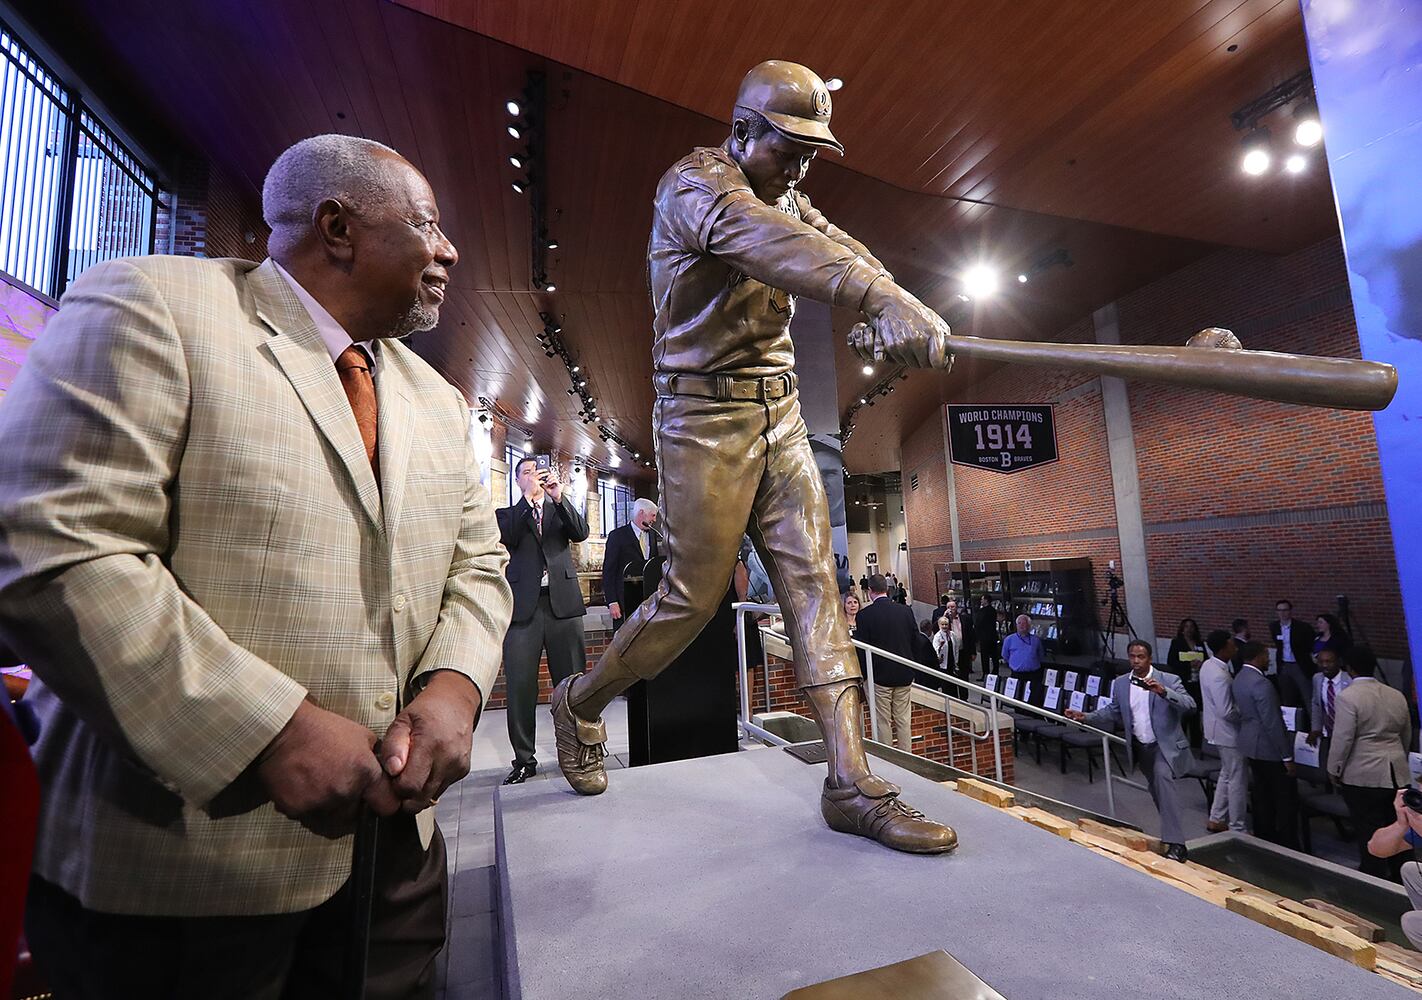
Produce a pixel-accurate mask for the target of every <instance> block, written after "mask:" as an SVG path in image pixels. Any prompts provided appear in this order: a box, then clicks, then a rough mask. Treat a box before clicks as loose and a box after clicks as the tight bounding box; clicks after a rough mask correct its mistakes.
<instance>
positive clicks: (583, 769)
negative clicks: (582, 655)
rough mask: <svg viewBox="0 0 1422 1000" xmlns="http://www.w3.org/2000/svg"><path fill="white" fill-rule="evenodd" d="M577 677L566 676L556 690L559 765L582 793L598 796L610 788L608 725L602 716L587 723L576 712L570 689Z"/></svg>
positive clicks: (555, 705) (554, 726)
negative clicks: (606, 763)
mask: <svg viewBox="0 0 1422 1000" xmlns="http://www.w3.org/2000/svg"><path fill="white" fill-rule="evenodd" d="M576 679H577V678H576V677H567V678H564V679H563V682H562V683H561V684H559V685H558V686H557V687H556V688H554V689H553V698H552V703H551V705H550V706H549V708H550V710H551V711H552V713H553V736H554V740H555V742H556V744H557V747H558V766H559V767H560V768H562V770H563V777H565V778H567V779H568V784H570V785H572V786H573V791H575V792H577V793H579V794H580V795H599V794H601V793H602V792H604V791H606V790H607V769H606V768H604V767H603V766H602V759H603V758H604V757H606V756H607V727H606V726H605V725H603V722H602V720H601V719H598V720H597V721H596V722H586V721H584V720H583V719H580V718H578V717H577V716H576V715H574V714H573V710H572V707H571V706H570V705H569V704H568V692H569V690H570V689H571V688H572V685H573V681H574V680H576Z"/></svg>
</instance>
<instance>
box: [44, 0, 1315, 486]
mask: <svg viewBox="0 0 1422 1000" xmlns="http://www.w3.org/2000/svg"><path fill="white" fill-rule="evenodd" d="M44 7H45V9H46V12H45V15H44V16H43V18H41V17H39V16H38V15H36V20H37V21H43V22H47V23H59V24H65V25H68V26H71V28H72V29H73V31H74V32H75V33H78V34H86V35H88V36H89V37H90V38H91V39H92V42H93V44H94V45H95V46H96V47H97V48H99V49H100V50H102V51H103V52H105V54H106V55H107V56H108V58H110V59H112V60H116V63H117V66H116V69H117V72H116V73H115V74H114V75H115V76H116V77H119V78H121V79H123V80H125V81H127V83H126V85H127V86H129V87H131V88H133V91H134V93H135V95H136V96H137V98H138V99H139V100H141V101H142V102H143V103H145V104H146V105H147V106H149V107H151V108H153V109H155V112H156V113H157V114H158V115H159V116H160V117H161V118H162V120H163V121H164V122H165V123H166V124H167V126H168V127H170V128H171V129H173V130H175V131H176V132H177V133H178V134H180V135H182V136H185V137H187V138H188V139H190V141H191V142H192V144H193V145H195V146H196V147H198V148H200V149H201V150H202V151H203V152H204V153H205V154H206V155H207V156H208V157H210V158H211V159H212V160H213V161H214V162H215V163H216V164H218V165H219V166H220V167H221V168H222V169H223V170H224V171H225V172H227V173H229V174H230V175H232V176H233V177H234V178H236V179H237V180H238V181H239V183H240V184H241V185H243V186H244V187H245V188H246V190H247V191H248V193H249V194H250V195H251V196H252V197H256V193H257V191H259V189H260V184H261V179H262V177H263V175H264V173H265V171H266V168H267V166H268V165H269V164H270V163H271V161H272V159H273V158H274V157H275V156H276V155H277V154H278V153H279V152H280V151H281V150H282V149H283V148H285V147H286V146H287V145H288V144H290V143H291V142H293V141H295V140H297V139H299V138H302V137H304V136H307V135H311V134H315V133H319V132H329V131H341V132H350V133H353V134H360V135H366V136H369V137H371V138H374V139H378V140H380V141H382V142H387V143H389V144H391V145H393V146H394V147H396V148H397V149H399V150H401V151H402V152H404V153H405V154H406V155H407V156H409V158H410V159H411V160H412V161H413V162H414V163H416V165H418V166H419V167H420V168H421V169H422V170H424V172H425V173H426V174H427V175H428V177H429V179H430V181H431V183H432V185H433V186H434V189H435V191H436V193H437V195H438V196H439V199H440V204H441V209H442V212H443V215H444V219H445V229H446V231H447V232H448V233H449V234H450V236H451V238H452V239H453V240H454V241H455V243H456V244H457V245H458V247H459V249H460V253H461V260H460V263H459V265H458V267H456V268H455V269H454V271H453V273H452V281H453V291H452V294H451V295H450V297H449V300H448V301H447V303H446V305H445V307H444V316H443V319H442V322H441V326H440V328H439V329H438V330H437V331H434V332H433V333H431V334H422V335H419V336H418V337H417V347H418V349H419V350H420V351H421V353H423V354H424V355H425V356H426V357H428V358H429V359H430V360H431V361H432V362H433V363H434V364H435V365H436V366H437V367H439V368H440V369H441V370H442V371H443V372H445V374H446V375H447V376H448V377H449V378H450V379H451V380H452V381H454V382H455V383H456V384H457V385H459V386H460V387H461V388H462V389H463V390H464V392H465V394H466V395H467V396H468V397H469V398H470V399H471V400H472V399H474V398H476V397H478V396H486V397H490V398H494V399H497V400H498V401H499V404H500V406H501V407H502V408H503V409H505V410H506V411H507V412H509V413H511V414H513V415H514V417H515V418H516V419H518V420H520V421H522V422H523V423H526V424H528V425H531V426H532V427H533V428H534V429H535V438H536V440H537V442H538V444H539V446H540V447H546V446H550V445H551V446H556V447H559V448H562V449H564V450H565V451H568V452H570V453H586V454H590V455H592V456H593V457H594V458H595V459H596V460H599V461H602V462H607V461H608V460H609V457H610V455H611V453H610V452H609V449H608V447H607V446H606V445H603V444H602V443H601V442H599V441H598V439H597V436H596V433H595V431H594V430H593V429H591V428H589V427H587V426H585V425H584V424H583V423H582V422H581V421H580V420H579V419H578V418H577V416H576V410H577V409H578V403H577V401H576V400H575V399H574V397H572V396H569V395H567V394H566V392H565V390H566V389H567V388H568V378H567V375H566V373H565V371H564V370H563V367H562V365H561V364H560V363H559V362H558V361H557V360H550V359H548V358H546V357H545V356H544V354H543V352H542V349H541V348H540V347H539V345H538V344H537V342H536V341H535V339H534V335H535V333H536V332H537V331H538V330H539V329H540V328H541V326H542V322H541V320H540V319H539V313H540V312H542V311H549V312H552V313H553V314H555V315H556V316H557V317H558V319H559V320H560V322H561V324H562V327H563V331H564V333H563V336H564V339H565V340H566V342H567V343H568V345H569V347H570V348H571V349H572V350H573V352H574V353H575V354H576V355H577V357H578V359H579V360H580V361H581V362H582V363H583V364H584V366H585V368H586V370H587V371H588V372H589V373H590V381H591V387H592V389H593V392H594V394H595V396H596V397H597V400H598V406H599V410H600V412H601V413H602V414H604V416H605V420H606V422H607V423H608V424H609V425H610V426H612V427H613V428H614V429H615V430H617V432H618V433H620V434H621V435H622V436H624V437H626V438H627V439H629V440H630V441H631V442H632V443H633V444H634V446H635V447H636V448H637V449H638V450H640V451H641V452H643V453H644V454H645V453H648V452H650V444H651V435H650V430H649V427H648V414H649V413H650V409H651V401H652V391H651V386H650V380H649V375H650V362H649V355H650V345H651V333H650V327H651V313H650V308H649V306H648V303H647V296H646V284H645V275H644V259H643V258H644V252H645V247H646V239H647V232H648V228H649V225H650V217H651V196H652V192H653V190H654V188H655V185H656V181H657V178H658V177H659V176H660V174H661V173H662V172H663V171H664V170H665V169H666V167H667V166H669V165H670V164H671V163H672V162H674V161H675V160H676V159H677V158H679V157H680V156H681V155H682V154H684V153H685V152H686V151H687V150H689V149H690V148H691V147H693V146H695V145H705V144H714V143H717V142H719V141H720V140H721V139H722V138H723V137H724V135H725V131H726V126H725V122H726V120H727V118H728V116H729V111H730V104H731V101H732V98H733V96H734V93H735V88H736V84H737V82H738V81H739V78H740V76H741V75H742V74H743V73H744V71H745V70H746V69H747V68H749V67H750V66H751V65H753V64H754V63H756V62H758V61H759V60H761V59H764V58H770V57H782V58H791V59H797V60H800V61H804V62H806V63H808V64H809V65H811V66H814V67H816V68H817V69H819V70H820V71H821V72H822V73H823V74H824V75H826V76H832V75H838V76H840V77H842V78H843V79H844V80H845V87H844V89H843V90H841V91H840V92H839V93H838V94H836V96H835V101H836V112H835V122H834V127H835V131H836V134H837V135H839V137H840V138H841V139H842V140H843V141H844V142H845V144H846V146H847V147H848V154H847V156H846V157H845V159H844V160H843V161H838V160H835V158H832V157H831V158H828V159H826V158H822V159H821V160H820V161H819V162H817V163H816V165H815V166H814V168H813V170H812V171H811V174H810V176H809V179H808V181H807V183H806V185H805V187H806V190H807V192H808V193H809V194H810V196H811V197H812V198H813V199H814V200H815V201H816V203H817V204H818V205H819V206H820V207H821V208H823V209H824V210H825V211H826V212H827V214H829V215H830V217H831V218H832V219H834V220H835V221H836V222H837V223H839V224H840V225H841V226H843V227H844V228H846V229H848V230H849V231H851V232H853V233H855V234H856V235H857V236H859V237H860V238H862V239H863V240H864V241H865V242H866V243H868V244H869V245H870V246H871V247H872V248H874V249H875V251H876V252H877V253H879V255H880V256H881V257H882V259H883V260H884V261H885V263H886V264H887V265H888V266H889V267H890V268H891V269H892V270H893V271H894V272H895V274H896V275H897V276H898V277H899V279H900V280H901V281H902V282H903V283H904V284H905V286H906V287H908V288H910V289H911V290H912V291H914V292H915V293H916V294H918V295H920V296H921V297H922V298H924V300H925V301H927V302H928V303H929V304H931V305H933V306H934V307H935V308H938V309H940V310H943V311H949V310H955V311H956V312H964V309H963V307H962V305H961V303H960V302H959V301H958V299H957V297H956V293H957V291H958V286H957V274H958V272H959V271H960V269H961V268H962V267H963V266H964V265H965V264H967V263H971V262H972V261H974V260H976V259H979V258H983V259H989V260H992V261H994V262H996V263H999V264H1000V265H1001V266H1002V267H1003V268H1004V269H1005V270H1006V271H1008V272H1009V273H1010V274H1015V273H1016V272H1017V271H1018V270H1021V269H1026V268H1029V267H1031V266H1032V265H1033V264H1034V263H1035V262H1037V261H1039V260H1042V259H1043V258H1045V257H1049V256H1051V255H1053V254H1056V253H1058V252H1064V253H1065V254H1066V255H1067V258H1068V259H1069V260H1070V261H1071V262H1072V265H1071V266H1070V267H1062V266H1057V267H1052V268H1049V269H1047V270H1045V271H1043V272H1042V273H1041V274H1039V275H1036V276H1034V278H1033V280H1032V281H1031V282H1029V283H1028V284H1027V285H1025V286H1014V287H1012V288H1010V289H1008V290H1007V294H1006V295H1004V296H1002V297H1001V299H1000V300H998V301H995V302H992V303H990V304H984V305H983V306H982V307H981V308H977V309H975V310H973V311H971V312H967V313H966V314H965V315H964V316H963V317H962V319H961V320H959V321H958V322H957V328H958V329H959V330H960V332H972V333H976V334H980V335H985V336H1014V337H1021V338H1026V339H1032V338H1036V339H1044V338H1051V337H1054V336H1057V335H1059V334H1060V333H1061V332H1062V331H1063V330H1064V329H1065V328H1066V327H1067V326H1068V325H1069V324H1071V323H1073V322H1075V321H1077V320H1080V319H1081V318H1082V317H1084V316H1086V315H1088V314H1089V313H1090V312H1091V311H1092V310H1093V309H1095V308H1097V307H1099V306H1100V305H1102V304H1104V303H1106V302H1108V301H1111V300H1112V299H1113V298H1115V297H1117V296H1119V295H1121V294H1123V293H1125V292H1127V291H1129V290H1131V289H1133V288H1136V287H1139V286H1140V285H1141V284H1144V283H1146V282H1148V281H1150V280H1153V279H1154V278H1157V277H1159V276H1161V275H1163V274H1166V273H1168V272H1170V271H1172V270H1175V269H1177V268H1179V267H1181V266H1183V265H1184V264H1186V263H1188V262H1190V261H1192V260H1195V259H1197V258H1199V257H1200V256H1202V255H1203V254H1205V253H1207V252H1209V251H1210V250H1211V249H1213V248H1214V247H1216V246H1219V245H1232V246H1241V247H1249V248H1254V249H1258V250H1263V251H1269V252H1287V251H1290V250H1293V249H1297V248H1298V247H1301V246H1304V245H1307V244H1308V243H1310V242H1313V241H1315V240H1317V239H1320V238H1322V237H1323V236H1325V235H1327V234H1328V233H1330V232H1332V231H1335V223H1334V218H1333V211H1332V201H1331V197H1330V195H1329V189H1328V184H1327V176H1326V172H1325V170H1324V169H1323V164H1322V159H1321V157H1319V158H1318V162H1317V163H1316V164H1315V167H1316V169H1315V170H1313V171H1311V172H1310V173H1308V174H1305V175H1303V176H1302V177H1300V178H1289V181H1288V183H1283V182H1281V181H1279V180H1278V179H1273V180H1272V181H1271V182H1269V183H1260V182H1258V181H1251V180H1250V179H1248V178H1245V177H1244V176H1243V175H1242V174H1240V172H1239V170H1238V168H1237V156H1238V149H1239V146H1238V137H1237V135H1236V134H1235V133H1234V131H1233V129H1232V127H1231V126H1230V123H1229V120H1228V115H1229V112H1231V111H1233V110H1234V109H1235V108H1237V107H1239V106H1240V105H1241V104H1243V103H1244V102H1245V101H1247V100H1249V99H1251V98H1253V97H1256V96H1258V95H1259V94H1261V93H1263V92H1264V91H1265V90H1267V89H1268V88H1269V87H1270V86H1272V85H1273V84H1275V83H1277V82H1279V81H1280V80H1282V79H1285V78H1287V77H1288V76H1290V75H1292V74H1294V73H1296V72H1298V71H1299V70H1301V69H1303V68H1304V67H1305V66H1306V65H1307V61H1306V55H1305V52H1304V46H1303V34H1302V26H1301V23H1300V18H1299V14H1298V8H1297V4H1296V2H1293V0H1278V2H1272V0H1252V2H1251V0H1213V2H1206V0H1189V2H1186V0H1155V2H1152V3H1148V4H1147V3H1139V2H1133V0H1100V2H1097V3H1093V4H1089V5H1081V4H1061V3H1058V2H1054V0H1030V2H1029V0H1023V2H1019V3H1015V4H983V3H967V2H961V0H952V2H942V0H940V2H936V3H927V2H912V3H902V4H892V5H891V4H863V3H848V2H845V3H838V2H836V3H828V2H823V0H821V2H816V3H810V2H806V0H787V2H781V3H778V4H755V3H749V2H726V0H720V2H716V3H712V2H708V0H658V2H657V3H650V2H643V3H628V2H625V0H558V2H551V0H550V2H540V3H497V4H495V3H475V2H472V0H465V2H457V0H400V2H387V0H306V2H302V3H289V2H283V0H245V2H236V0H233V2H211V3H199V2H196V0H189V2H183V0H128V2H126V3H124V4H112V3H108V2H106V0H47V2H46V3H45V4H44ZM1230 46H1236V47H1237V48H1236V51H1234V52H1229V51H1228V49H1229V47H1230ZM57 47H60V48H61V50H62V46H57ZM80 68H81V69H82V66H81V67H80ZM531 69H537V70H541V71H543V72H545V73H546V74H547V79H548V84H549V86H548V90H549V113H548V121H547V138H548V149H547V153H546V157H545V162H544V163H543V164H542V167H543V169H544V171H545V175H546V187H547V191H548V206H549V217H550V224H551V225H550V228H551V231H552V234H553V235H554V236H555V237H556V238H557V239H558V241H559V244H560V247H559V249H558V250H557V251H555V252H553V253H552V254H551V255H550V262H551V265H552V267H551V275H552V277H553V278H554V280H555V281H556V283H557V285H558V291H557V292H556V293H552V294H545V293H542V292H536V291H534V290H533V289H532V288H531V276H530V273H529V271H530V268H529V259H530V246H529V238H530V237H529V228H530V227H529V209H528V205H527V202H526V201H525V200H524V199H523V198H522V196H520V195H518V194H516V193H515V192H514V191H513V190H512V188H511V187H510V181H512V180H513V179H514V177H515V176H516V175H515V172H514V171H513V170H512V168H511V167H510V166H509V164H508V162H507V157H508V155H509V154H510V153H513V152H517V151H518V144H516V143H514V142H513V141H512V140H510V139H508V138H507V137H506V136H505V135H504V125H505V124H506V120H507V119H506V113H505V111H504V110H503V103H504V101H505V100H507V99H509V98H510V97H517V96H518V94H519V93H520V91H521V90H522V88H523V86H524V82H525V78H526V74H527V72H528V71H529V70H531ZM155 155H162V151H155ZM830 160H835V162H830ZM853 320H854V317H852V316H849V315H845V316H837V318H836V348H835V350H836V356H837V360H838V363H839V391H840V398H841V403H842V407H841V408H843V404H847V403H848V402H850V401H852V400H853V399H854V398H855V397H857V396H858V395H859V394H860V393H861V392H862V391H863V390H864V388H865V387H866V386H867V385H868V384H870V383H872V382H873V381H875V378H874V376H865V375H864V374H863V373H862V372H861V371H860V365H859V364H858V363H857V362H855V361H854V360H853V359H851V358H850V357H849V354H848V351H847V350H846V349H845V348H844V347H843V346H842V345H843V336H842V335H843V333H844V332H845V331H846V330H847V329H848V326H849V325H850V324H851V323H852V322H853ZM1187 332H1188V331H1182V334H1183V333H1187ZM974 374H975V372H974V371H972V370H971V369H969V368H966V367H965V368H963V369H961V370H958V371H955V372H954V374H953V375H952V376H951V377H949V378H947V379H944V378H941V377H937V376H934V375H930V374H918V373H916V374H914V375H912V376H911V377H910V379H909V380H908V381H907V382H905V383H903V384H902V386H901V391H899V392H896V393H895V394H894V396H892V397H890V398H889V399H886V400H884V401H883V402H882V403H881V404H880V405H879V406H877V407H875V408H874V409H873V410H872V411H866V412H865V415H864V416H863V418H861V419H860V420H859V421H858V428H857V430H856V433H855V436H854V438H853V440H852V441H851V444H850V446H849V449H848V453H847V461H848V464H849V467H850V468H851V469H853V470H855V471H875V470H877V469H880V468H883V467H885V465H886V459H887V460H888V464H892V459H893V456H894V455H896V454H897V448H898V443H899V437H900V434H901V432H902V431H903V430H907V429H912V428H913V427H914V426H916V425H917V424H918V423H919V422H920V421H921V420H923V419H924V418H926V417H927V416H928V415H929V414H930V413H931V412H932V410H933V409H934V407H935V406H937V405H938V404H939V403H940V402H942V401H944V400H946V399H948V398H949V397H950V396H951V394H952V393H953V390H954V388H955V387H957V386H960V385H962V384H963V380H965V379H971V378H972V377H973V376H974ZM620 457H621V458H623V459H626V458H627V457H628V456H625V455H622V456H620ZM623 469H624V470H627V469H628V466H627V465H625V464H624V466H623Z"/></svg>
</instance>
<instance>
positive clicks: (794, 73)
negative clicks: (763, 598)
mask: <svg viewBox="0 0 1422 1000" xmlns="http://www.w3.org/2000/svg"><path fill="white" fill-rule="evenodd" d="M736 107H738V108H747V109H749V110H751V111H758V112H759V113H760V114H761V115H763V116H764V118H765V120H766V121H768V122H770V124H771V125H772V126H774V128H775V131H777V132H779V133H780V134H781V135H783V136H785V137H786V138H789V139H794V140H795V141H796V142H803V143H805V144H806V145H810V146H825V147H828V148H830V149H833V150H834V151H835V152H836V153H840V154H843V153H844V146H842V145H840V141H839V140H838V139H836V138H835V137H834V133H833V132H831V131H830V127H829V120H830V112H831V110H832V105H831V102H830V92H829V88H828V87H826V86H825V82H824V81H823V80H821V79H820V78H819V75H818V74H817V73H816V72H815V71H814V70H812V69H809V68H808V67H806V66H801V65H800V64H799V63H792V62H783V61H781V60H779V59H770V60H767V61H766V62H763V63H761V64H760V65H759V66H757V67H755V68H754V69H752V70H751V71H750V72H749V73H747V74H746V78H745V79H744V80H742V81H741V89H740V91H739V92H737V94H736Z"/></svg>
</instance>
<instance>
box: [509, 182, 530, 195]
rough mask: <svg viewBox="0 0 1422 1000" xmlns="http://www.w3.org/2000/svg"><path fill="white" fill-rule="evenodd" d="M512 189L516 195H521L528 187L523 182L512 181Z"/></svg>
mask: <svg viewBox="0 0 1422 1000" xmlns="http://www.w3.org/2000/svg"><path fill="white" fill-rule="evenodd" d="M512 187H513V189H514V191H515V192H517V193H518V194H523V193H524V192H525V191H527V190H528V185H527V184H526V183H525V182H523V181H514V182H513V185H512Z"/></svg>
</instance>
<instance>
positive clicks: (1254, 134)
mask: <svg viewBox="0 0 1422 1000" xmlns="http://www.w3.org/2000/svg"><path fill="white" fill-rule="evenodd" d="M1240 145H1242V146H1243V147H1244V158H1243V159H1242V160H1240V163H1239V165H1240V167H1241V168H1242V169H1243V170H1244V172H1245V173H1246V174H1249V175H1250V176H1252V177H1258V176H1259V175H1260V174H1262V173H1263V172H1264V171H1266V170H1268V169H1269V164H1270V163H1271V162H1273V156H1271V155H1270V153H1269V130H1268V129H1267V128H1261V127H1258V126H1256V127H1255V128H1252V129H1250V130H1249V133H1248V134H1247V135H1245V137H1244V139H1243V140H1242V142H1241V143H1240Z"/></svg>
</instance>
